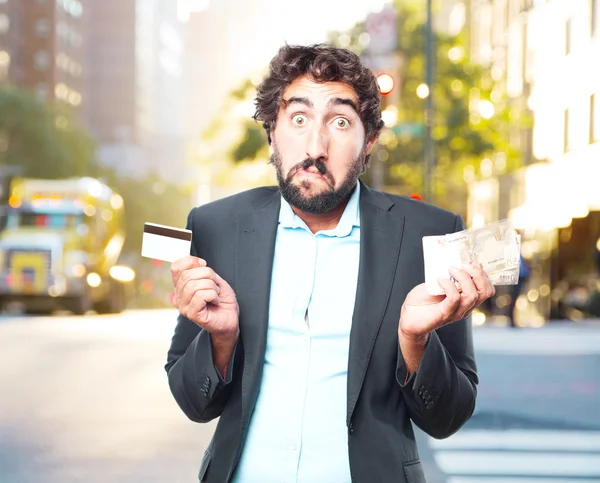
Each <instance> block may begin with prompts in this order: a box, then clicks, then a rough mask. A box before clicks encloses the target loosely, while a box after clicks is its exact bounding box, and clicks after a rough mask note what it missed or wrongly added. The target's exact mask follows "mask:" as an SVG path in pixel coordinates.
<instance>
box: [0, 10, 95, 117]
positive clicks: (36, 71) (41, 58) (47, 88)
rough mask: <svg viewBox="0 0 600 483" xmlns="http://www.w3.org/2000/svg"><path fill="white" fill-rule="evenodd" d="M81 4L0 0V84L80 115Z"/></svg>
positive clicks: (82, 114) (81, 77)
mask: <svg viewBox="0 0 600 483" xmlns="http://www.w3.org/2000/svg"><path fill="white" fill-rule="evenodd" d="M86 6H87V5H86V4H84V2H83V1H79V0H0V82H1V81H5V82H6V81H8V82H11V83H13V84H15V85H18V86H20V87H23V88H26V89H30V90H32V91H34V92H36V93H37V95H38V96H39V97H40V98H41V99H44V100H46V99H52V98H54V99H57V100H59V101H63V102H64V103H66V104H68V105H69V106H70V107H71V108H72V109H73V110H74V112H75V114H76V116H77V117H78V118H79V119H80V120H81V119H83V118H84V109H85V107H86V104H87V99H85V96H84V94H83V92H84V75H85V72H84V48H83V47H84V33H83V26H84V17H85V14H86V13H87V12H86V9H85V7H86Z"/></svg>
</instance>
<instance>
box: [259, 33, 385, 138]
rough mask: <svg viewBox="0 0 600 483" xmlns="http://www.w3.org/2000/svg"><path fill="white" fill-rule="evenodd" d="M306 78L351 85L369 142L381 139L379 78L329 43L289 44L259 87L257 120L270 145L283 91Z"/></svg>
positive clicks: (354, 56)
mask: <svg viewBox="0 0 600 483" xmlns="http://www.w3.org/2000/svg"><path fill="white" fill-rule="evenodd" d="M302 76H308V77H309V78H310V79H311V80H314V81H315V82H344V83H346V84H348V85H350V86H351V87H352V88H353V89H354V91H355V92H356V94H357V96H358V101H359V106H358V108H359V109H358V114H359V116H360V119H361V121H362V123H363V125H364V128H365V139H367V140H370V139H372V138H373V137H375V138H376V137H377V136H379V133H380V132H381V129H382V128H383V121H382V119H381V107H380V93H379V87H378V85H377V79H376V78H375V75H374V74H373V72H371V71H370V70H369V69H368V68H367V67H365V66H364V65H363V64H362V63H361V61H360V58H359V57H358V56H357V55H356V54H355V53H354V52H352V51H350V50H347V49H341V48H337V47H333V46H331V45H327V44H315V45H309V46H292V45H285V46H283V47H281V48H280V49H279V52H277V55H276V56H275V57H274V58H273V60H271V63H270V65H269V75H268V76H267V77H266V78H265V79H264V80H263V81H262V83H261V84H260V85H259V86H258V88H257V95H256V101H255V104H256V112H255V114H254V119H255V120H257V121H262V122H263V127H264V128H265V131H267V139H268V141H269V144H271V133H272V132H273V130H274V129H275V123H276V122H277V114H278V113H279V107H280V106H281V103H282V100H283V91H284V90H285V89H286V87H287V86H289V85H290V84H291V83H292V82H294V80H296V79H297V78H299V77H302Z"/></svg>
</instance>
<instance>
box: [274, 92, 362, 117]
mask: <svg viewBox="0 0 600 483" xmlns="http://www.w3.org/2000/svg"><path fill="white" fill-rule="evenodd" d="M291 104H302V105H304V106H306V107H309V108H310V109H314V107H315V106H314V104H313V102H312V101H311V100H310V99H309V98H308V97H295V96H292V97H290V98H289V99H284V100H283V108H284V109H287V108H288V107H289V106H290V105H291ZM333 106H350V107H351V108H352V109H354V112H356V113H357V114H358V107H357V105H356V103H355V102H354V101H353V100H352V99H350V98H346V97H334V98H333V99H331V100H330V101H329V102H328V103H327V107H333Z"/></svg>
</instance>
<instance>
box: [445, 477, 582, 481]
mask: <svg viewBox="0 0 600 483" xmlns="http://www.w3.org/2000/svg"><path fill="white" fill-rule="evenodd" d="M591 481H592V480H588V479H584V480H582V479H581V478H536V477H535V476H533V477H527V476H519V477H518V478H517V479H515V478H503V477H500V478H497V477H494V476H492V477H490V478H487V477H483V478H482V477H481V476H456V477H452V478H449V479H448V481H447V483H585V482H591Z"/></svg>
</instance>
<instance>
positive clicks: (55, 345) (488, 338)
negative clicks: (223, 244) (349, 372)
mask: <svg viewBox="0 0 600 483" xmlns="http://www.w3.org/2000/svg"><path fill="white" fill-rule="evenodd" d="M175 315H176V314H175V312H174V311H173V310H159V311H131V312H126V313H125V314H122V315H117V316H88V317H76V316H70V315H66V314H65V315H57V316H55V317H25V316H23V317H18V316H2V317H0V367H2V370H1V371H0V388H2V389H1V396H0V482H2V483H30V482H35V483H70V482H85V483H123V482H128V483H130V482H131V483H138V482H139V483H142V482H144V483H172V482H173V483H177V482H181V483H185V482H193V481H197V480H196V474H197V470H198V467H199V464H200V459H201V457H202V453H203V451H204V448H205V447H206V445H207V444H208V441H209V439H210V435H211V433H212V431H213V430H214V425H212V424H211V425H206V426H201V425H196V424H194V423H192V422H190V421H188V420H187V419H186V418H185V417H184V416H183V414H182V413H181V412H180V411H179V409H178V408H177V407H176V405H175V403H174V401H173V400H172V398H171V395H170V394H169V390H168V386H167V380H166V374H165V372H164V370H163V364H164V360H165V354H166V351H167V348H168V345H169V340H170V337H171V334H172V330H173V326H174V322H175ZM475 341H476V348H477V358H478V364H479V373H480V377H481V383H480V386H479V398H478V406H477V409H476V413H475V415H474V416H473V418H472V419H471V421H470V422H469V423H468V424H467V425H466V427H465V428H463V429H462V430H461V431H459V432H458V433H457V434H456V435H454V436H452V437H450V438H449V439H447V440H443V441H435V440H432V439H430V438H428V437H426V436H425V435H423V434H422V433H418V439H419V444H420V452H421V457H422V460H423V463H424V467H425V468H426V473H427V481H428V483H442V482H448V483H491V482H494V483H503V482H526V483H529V482H531V483H533V482H536V483H541V482H553V483H566V482H575V481H579V482H581V481H600V369H599V368H600V324H596V323H589V324H584V325H581V326H575V325H574V324H556V325H552V326H549V327H545V328H542V329H520V330H509V329H505V328H496V327H483V328H478V329H476V333H475ZM536 477H537V478H536ZM323 483H329V482H323Z"/></svg>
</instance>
